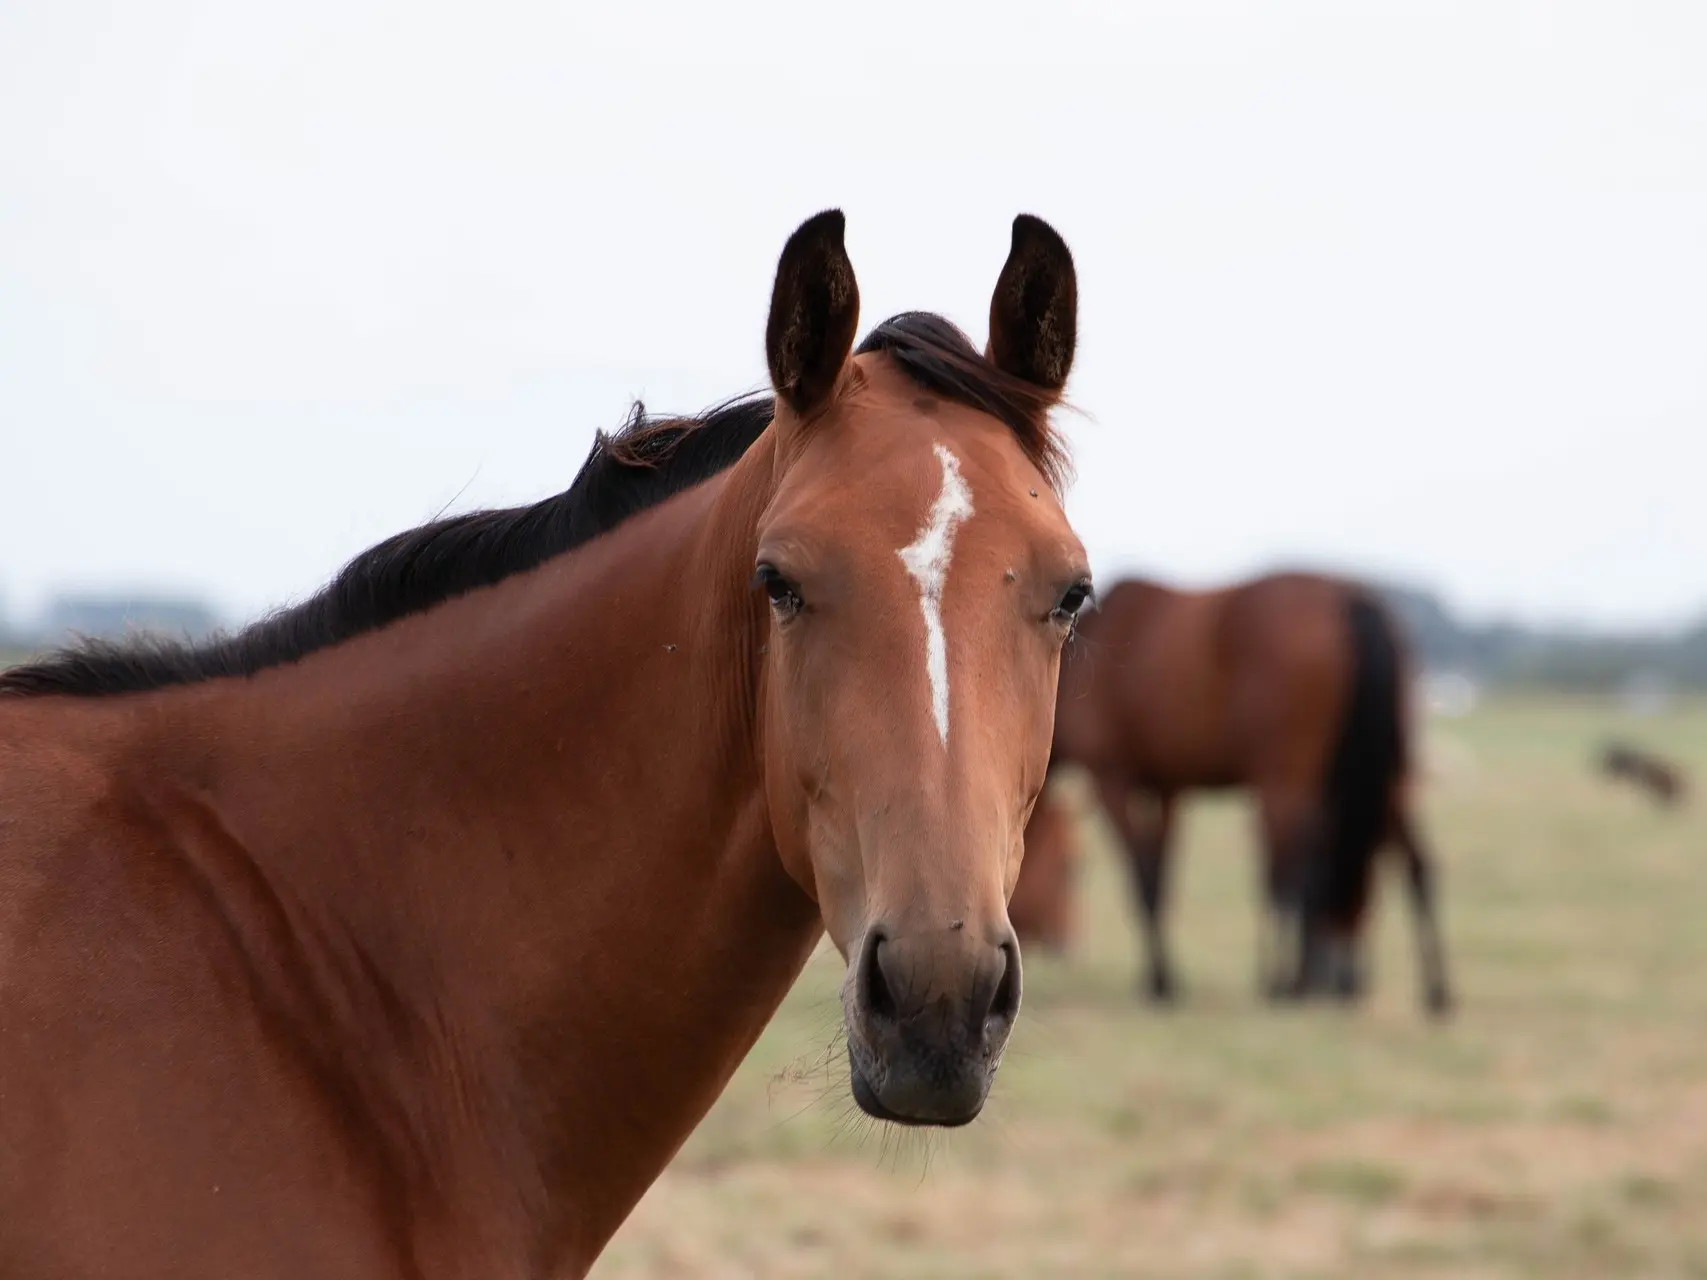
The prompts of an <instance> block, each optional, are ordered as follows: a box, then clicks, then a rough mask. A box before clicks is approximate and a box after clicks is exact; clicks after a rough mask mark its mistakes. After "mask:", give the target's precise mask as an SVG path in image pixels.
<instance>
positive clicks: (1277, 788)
mask: <svg viewBox="0 0 1707 1280" xmlns="http://www.w3.org/2000/svg"><path fill="white" fill-rule="evenodd" d="M1405 689H1406V679H1405V664H1404V655H1403V654H1402V652H1401V650H1400V646H1399V642H1398V637H1397V634H1396V632H1395V630H1394V627H1393V624H1392V622H1391V620H1390V619H1389V617H1388V615H1387V613H1386V611H1385V610H1384V609H1383V608H1382V607H1381V606H1380V605H1379V604H1377V603H1376V601H1375V600H1374V599H1373V598H1372V597H1371V596H1370V595H1369V594H1368V593H1367V592H1365V591H1364V590H1362V589H1360V588H1358V587H1355V586H1352V585H1350V584H1347V583H1341V582H1336V581H1333V580H1330V579H1327V578H1322V577H1317V576H1314V575H1309V574H1281V575H1271V576H1269V577H1264V578H1258V579H1255V580H1253V581H1250V582H1247V583H1244V584H1242V585H1239V586H1236V587H1231V588H1227V589H1224V590H1220V591H1208V592H1182V591H1173V590H1170V589H1168V588H1166V587H1163V586H1160V585H1158V584H1156V583H1152V582H1141V581H1128V582H1122V583H1119V584H1117V585H1116V586H1115V587H1114V588H1113V589H1112V590H1110V591H1108V592H1107V593H1106V596H1105V598H1104V599H1103V601H1102V603H1101V604H1100V605H1099V606H1098V607H1097V609H1096V611H1095V612H1094V613H1092V614H1090V615H1088V616H1087V617H1086V618H1085V619H1084V620H1083V622H1082V623H1081V625H1080V627H1079V639H1078V642H1077V643H1076V644H1075V645H1074V647H1073V649H1072V650H1071V651H1070V652H1069V654H1068V659H1067V661H1066V662H1065V663H1063V665H1062V669H1061V688H1060V693H1059V696H1058V700H1057V707H1056V722H1055V747H1054V757H1053V759H1052V761H1051V764H1052V766H1055V767H1058V766H1061V765H1067V764H1076V765H1079V766H1082V767H1084V768H1085V769H1087V770H1088V771H1089V773H1090V774H1091V777H1092V779H1093V781H1094V784H1095V788H1096V792H1097V795H1098V798H1099V799H1100V801H1101V803H1102V805H1103V807H1104V809H1105V810H1106V811H1107V813H1108V816H1109V818H1110V820H1111V821H1112V822H1113V824H1114V827H1115V829H1116V831H1117V832H1118V833H1119V836H1120V838H1121V841H1122V844H1123V845H1124V847H1125V851H1126V853H1127V855H1128V858H1129V861H1130V864H1131V868H1132V872H1133V882H1134V887H1135V889H1136V895H1137V899H1138V907H1139V913H1140V917H1141V919H1142V920H1143V923H1144V936H1145V943H1146V951H1147V964H1148V973H1147V977H1146V982H1147V985H1148V988H1149V991H1150V993H1151V995H1152V996H1154V997H1155V998H1157V999H1162V1000H1167V999H1171V998H1172V997H1173V996H1174V994H1175V976H1174V966H1173V963H1172V959H1171V957H1170V956H1169V953H1168V947H1167V945H1166V941H1165V939H1164V937H1163V926H1162V917H1163V910H1164V906H1165V895H1166V888H1167V869H1168V866H1167V864H1168V847H1169V837H1170V835H1171V829H1172V824H1173V816H1174V809H1175V804H1176V801H1177V798H1178V796H1179V795H1180V793H1181V792H1183V791H1187V790H1193V789H1199V788H1222V787H1235V786H1236V787H1249V788H1250V789H1252V790H1253V791H1254V792H1255V795H1256V799H1257V804H1258V808H1259V812H1260V824H1261V834H1262V842H1263V846H1264V852H1265V863H1266V894H1267V907H1268V914H1267V916H1266V918H1265V927H1264V929H1263V938H1262V948H1261V959H1260V966H1261V980H1262V982H1263V985H1264V986H1265V988H1266V989H1267V990H1268V992H1269V994H1271V995H1273V996H1276V997H1280V996H1300V995H1310V994H1316V993H1324V992H1325V993H1331V994H1335V995H1339V996H1344V997H1351V996H1355V995H1357V994H1358V993H1359V992H1360V991H1361V989H1362V986H1363V974H1362V959H1361V954H1360V950H1359V942H1360V934H1361V932H1362V923H1363V920H1364V917H1365V914H1366V911H1367V907H1368V902H1369V897H1370V894H1371V891H1372V877H1373V870H1374V861H1375V856H1376V854H1377V853H1378V852H1379V851H1380V849H1381V848H1382V846H1384V845H1386V844H1388V843H1389V842H1390V843H1391V844H1393V845H1394V846H1396V847H1397V848H1398V850H1399V851H1400V853H1401V854H1402V855H1403V856H1404V859H1405V865H1406V868H1407V870H1408V873H1409V876H1408V883H1409V886H1410V894H1411V903H1412V908H1413V914H1414V916H1415V918H1416V928H1417V942H1418V954H1419V963H1420V967H1421V972H1422V981H1423V995H1424V1001H1425V1003H1426V1005H1427V1007H1428V1008H1429V1009H1430V1010H1431V1011H1434V1012H1444V1011H1445V1010H1446V1009H1447V1008H1448V1007H1449V1006H1450V1004H1451V995H1450V990H1449V986H1448V981H1447V974H1446V962H1445V957H1444V952H1443V949H1442V944H1441V941H1440V931H1439V926H1438V924H1437V922H1436V918H1435V907H1434V901H1435V887H1434V882H1435V871H1434V863H1433V858H1432V856H1431V854H1430V853H1429V851H1428V849H1427V847H1426V846H1425V844H1424V843H1423V839H1422V836H1421V834H1420V832H1419V829H1418V825H1417V821H1416V819H1415V817H1414V816H1413V815H1412V813H1411V806H1410V801H1409V796H1408V794H1407V792H1408V784H1409V765H1410V754H1411V751H1410V741H1409V739H1410V725H1409V715H1408V706H1407V699H1406V695H1405ZM1144 797H1148V798H1150V799H1151V800H1152V801H1153V803H1152V804H1151V805H1150V806H1149V809H1150V812H1149V813H1148V814H1144V813H1141V812H1140V806H1139V804H1138V801H1139V800H1140V799H1141V798H1144ZM1058 804H1059V800H1058V798H1056V797H1053V796H1049V795H1046V796H1045V797H1044V798H1043V799H1042V800H1041V801H1040V802H1039V803H1038V805H1037V807H1036V809H1035V810H1034V812H1033V814H1032V819H1031V827H1032V832H1033V833H1035V834H1036V838H1037V839H1038V841H1039V842H1040V848H1041V849H1042V850H1043V851H1044V854H1045V856H1043V857H1041V858H1036V859H1028V860H1027V862H1026V865H1025V871H1024V873H1022V875H1021V877H1020V884H1019V886H1018V887H1017V888H1016V890H1015V893H1014V903H1015V906H1016V908H1018V907H1020V906H1022V905H1023V907H1024V911H1023V912H1021V911H1019V910H1016V911H1015V913H1014V920H1015V923H1016V924H1019V925H1021V926H1022V928H1023V927H1024V926H1025V925H1027V924H1029V922H1030V921H1031V920H1032V919H1034V918H1036V919H1047V918H1049V911H1050V908H1049V905H1048V903H1047V901H1046V899H1047V897H1048V895H1047V894H1046V893H1045V892H1044V891H1043V890H1042V889H1041V888H1037V887H1034V886H1032V885H1030V884H1028V883H1027V881H1028V880H1029V879H1031V878H1032V877H1034V876H1049V877H1050V878H1051V882H1052V883H1053V884H1057V885H1060V884H1064V883H1065V880H1064V879H1063V877H1062V875H1061V873H1060V872H1059V870H1052V868H1055V867H1058V865H1059V864H1060V863H1061V862H1062V861H1063V858H1064V855H1063V854H1062V853H1061V852H1060V850H1059V848H1058V846H1059V844H1060V841H1061V840H1062V838H1063V833H1068V834H1070V830H1071V825H1070V823H1067V822H1066V821H1065V820H1064V819H1063V818H1062V817H1061V816H1060V815H1059V814H1058V813H1057V811H1056V807H1057V805H1058ZM1032 839H1033V835H1032V833H1028V835H1027V841H1028V843H1029V842H1030V841H1031V840H1032ZM1034 863H1035V867H1034Z"/></svg>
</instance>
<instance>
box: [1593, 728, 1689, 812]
mask: <svg viewBox="0 0 1707 1280" xmlns="http://www.w3.org/2000/svg"><path fill="white" fill-rule="evenodd" d="M1600 771H1601V772H1602V773H1604V774H1605V775H1606V776H1607V777H1609V778H1615V779H1622V780H1624V781H1626V782H1631V783H1634V784H1635V785H1636V786H1637V787H1639V788H1641V789H1642V790H1643V791H1646V792H1647V793H1648V795H1649V796H1651V797H1652V798H1653V800H1654V802H1655V803H1656V804H1659V805H1663V806H1665V807H1666V808H1671V807H1672V806H1674V805H1677V804H1679V803H1681V802H1682V800H1683V797H1684V795H1685V794H1686V793H1687V792H1688V790H1689V788H1688V784H1687V783H1686V782H1685V781H1684V778H1683V770H1682V769H1680V768H1678V766H1677V765H1675V764H1671V763H1670V762H1668V761H1665V760H1662V759H1660V758H1659V757H1658V756H1656V755H1653V754H1651V753H1650V752H1647V751H1643V750H1642V749H1641V748H1639V747H1633V746H1630V745H1629V744H1628V743H1623V742H1613V743H1609V744H1608V745H1607V746H1606V748H1605V749H1604V750H1603V751H1602V752H1601V754H1600Z"/></svg>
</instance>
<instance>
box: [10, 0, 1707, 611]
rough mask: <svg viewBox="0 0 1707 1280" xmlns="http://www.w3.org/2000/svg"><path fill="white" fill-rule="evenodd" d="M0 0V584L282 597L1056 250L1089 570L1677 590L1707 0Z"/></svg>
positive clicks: (1699, 476)
mask: <svg viewBox="0 0 1707 1280" xmlns="http://www.w3.org/2000/svg"><path fill="white" fill-rule="evenodd" d="M599 8H600V9H601V10H603V11H599V12H595V11H594V6H593V5H591V4H584V3H582V4H577V3H567V4H555V5H547V4H535V3H524V2H522V0H481V3H479V4H470V3H464V4H457V5H449V4H443V3H437V2H436V0H410V2H409V3H395V4H388V3H377V2H375V0H296V2H295V3H292V4H290V5H264V6H263V5H258V4H244V3H233V2H231V0H220V2H219V3H201V4H197V3H189V2H188V0H153V2H151V3H149V4H147V5H139V4H132V3H119V2H117V0H114V2H112V3H107V4H94V3H84V2H82V0H34V3H28V4H26V3H22V2H20V0H0V592H3V593H4V595H5V597H6V598H7V599H8V600H9V602H10V603H11V605H12V606H13V608H14V609H15V610H18V611H24V610H28V609H29V608H32V607H34V606H36V605H37V604H39V603H40V601H41V600H42V599H43V597H44V595H45V594H46V593H47V592H48V591H49V590H52V589H57V588H85V589H104V588H113V587H123V588H128V587H134V586H143V587H149V588H154V589H162V590H172V591H188V592H195V593H202V594H206V595H208V596H210V597H211V598H212V599H214V600H215V601H216V602H217V603H218V604H219V605H221V606H222V607H224V608H225V609H226V610H227V611H228V612H230V613H231V614H232V615H233V616H234V617H243V616H246V615H249V614H253V613H255V612H257V611H259V610H261V609H264V608H266V607H267V606H269V605H273V604H279V603H284V602H286V601H288V600H290V599H293V598H298V597H300V596H302V595H305V594H307V593H308V592H310V591H312V590H313V589H314V588H315V587H316V586H317V585H318V584H319V583H321V582H322V581H323V580H324V579H325V578H326V577H327V576H329V575H330V574H331V573H332V572H333V571H334V570H335V569H336V568H337V567H338V565H339V564H340V563H342V562H343V561H344V560H345V559H347V558H348V557H349V556H350V555H352V554H354V553H355V552H357V551H359V550H361V549H362V548H363V547H365V546H367V545H369V544H370V543H372V542H374V541H376V540H378V539H380V538H381V537H384V536H385V535H387V534H389V533H392V532H394V531H396V530H398V529H400V528H403V527H406V526H408V525H412V524H415V523H418V522H420V521H421V520H423V519H425V518H428V517H430V516H432V515H434V514H435V513H437V512H438V511H440V510H441V509H442V508H444V507H446V505H447V504H449V505H450V506H451V507H452V509H460V508H466V507H469V506H475V505H489V504H495V503H513V502H519V501H523V500H526V499H530V498H533V497H536V496H539V495H542V494H545V493H548V492H553V491H556V490H559V489H561V488H563V487H564V486H565V485H566V484H567V483H568V482H569V480H570V479H571V478H572V476H573V474H574V471H575V469H576V467H577V466H578V465H579V463H580V461H581V459H582V457H583V455H584V454H585V451H586V449H587V446H588V444H589V442H590V440H591V437H592V433H593V431H594V429H595V428H596V427H599V426H608V425H612V424H615V423H616V422H617V421H618V420H620V418H621V417H622V416H623V414H624V412H625V409H626V407H627V403H628V399H629V397H631V396H635V395H639V396H642V397H644V398H645V399H646V401H647V403H648V404H649V405H650V406H652V407H653V408H656V409H660V410H666V409H667V410H694V409H698V408H700V407H703V406H704V405H706V404H708V403H710V402H713V401H716V400H719V399H722V398H723V397H725V396H727V395H729V394H731V393H734V392H737V391H741V390H745V389H749V388H752V387H755V386H758V385H760V384H761V383H762V381H763V377H764V358H763V331H764V317H765V306H766V302H767V300H768V296H769V289H770V283H771V275H772V271H773V269H774V267H775V262H776V255H777V252H778V251H779V250H780V249H781V247H782V243H783V241H784V239H785V238H786V237H787V235H788V233H789V231H790V230H792V229H793V227H794V226H795V225H796V224H797V223H798V222H799V221H800V220H801V219H803V218H805V217H806V216H808V215H810V214H812V213H814V212H816V211H817V210H818V209H820V208H823V207H826V206H829V205H838V206H840V207H841V208H843V209H844V210H846V212H847V215H848V245H849V251H850V253H851V254H852V257H853V260H854V265H855V268H856V270H857V271H858V273H859V280H860V287H861V292H862V295H863V300H864V313H863V322H862V329H863V328H868V327H869V326H870V325H871V324H874V323H876V322H877V321H878V320H880V319H882V318H883V317H884V316H886V315H888V314H890V313H892V312H894V311H899V310H902V309H906V308H913V307H920V308H929V309H932V310H937V311H942V312H944V313H945V314H947V315H949V316H950V317H951V318H953V319H955V320H957V321H958V322H960V323H961V324H962V325H963V326H964V327H965V328H966V329H967V330H968V331H969V332H970V333H971V334H972V335H973V337H974V339H975V340H977V341H978V342H980V343H982V341H983V339H984V336H985V333H984V330H985V318H986V316H987V314H988V305H989V293H990V289H991V287H992V285H993V284H994V282H995V277H996V273H997V271H998V270H999V268H1000V266H1001V263H1002V258H1003V256H1004V254H1005V252H1006V248H1007V237H1008V228H1009V224H1010V222H1011V220H1012V218H1013V215H1014V214H1015V213H1017V212H1020V211H1022V210H1023V211H1029V212H1033V213H1036V214H1039V215H1041V216H1043V217H1045V218H1047V219H1049V220H1050V221H1051V222H1052V223H1053V224H1054V225H1055V226H1056V227H1057V228H1058V229H1059V230H1060V231H1061V232H1062V234H1063V235H1065V236H1066V238H1067V240H1068V242H1069V244H1070V245H1071V246H1072V248H1073V251H1074V255H1075V257H1076V259H1077V262H1078V268H1079V283H1080V298H1081V307H1082V309H1081V313H1080V321H1079V332H1080V343H1081V345H1080V348H1079V359H1078V364H1077V366H1076V369H1075V372H1074V379H1073V383H1072V386H1071V391H1072V394H1073V397H1074V399H1075V401H1076V402H1077V404H1078V405H1079V406H1080V407H1081V408H1082V409H1083V410H1085V412H1086V416H1085V417H1083V418H1069V419H1067V420H1066V425H1067V427H1068V430H1069V432H1070V434H1071V436H1072V438H1073V440H1074V444H1075V453H1076V458H1077V463H1078V471H1079V480H1078V482H1077V484H1076V486H1075V488H1074V489H1073V491H1072V493H1071V495H1070V500H1069V513H1070V515H1071V516H1072V518H1073V520H1074V522H1075V524H1076V526H1077V527H1078V529H1079V531H1080V533H1081V535H1082V536H1083V537H1084V539H1085V541H1086V543H1087V545H1088V546H1089V547H1090V549H1091V553H1092V556H1093V559H1094V562H1095V564H1096V568H1097V571H1098V573H1099V575H1101V576H1102V577H1103V578H1104V580H1105V581H1106V580H1108V579H1111V578H1113V577H1114V576H1116V575H1117V574H1118V573H1120V572H1121V571H1122V570H1125V569H1133V568H1140V567H1141V568H1143V569H1145V570H1147V571H1150V572H1154V573H1158V574H1161V575H1163V576H1165V577H1168V578H1171V579H1175V580H1178V581H1182V582H1186V583H1211V582H1216V581H1221V580H1225V579H1228V578H1231V577H1234V576H1236V575H1239V574H1241V573H1246V572H1250V571H1252V570H1255V569H1258V568H1262V567H1264V566H1267V565H1269V564H1272V563H1275V562H1289V563H1290V562H1315V563H1326V564H1331V565H1336V566H1343V567H1350V568H1357V569H1366V570H1371V571H1375V572H1380V573H1385V574H1390V575H1394V576H1398V577H1402V578H1406V579H1410V580H1414V581H1417V582H1420V583H1425V584H1428V585H1432V586H1435V587H1438V588H1439V589H1440V590H1441V591H1442V592H1443V593H1444V594H1445V596H1446V598H1447V599H1448V601H1449V602H1450V603H1452V604H1453V605H1455V606H1457V607H1458V608H1460V609H1461V610H1463V611H1465V612H1466V613H1468V614H1470V615H1471V616H1488V615H1491V614H1494V613H1500V614H1506V615H1510V616H1514V617H1518V618H1521V619H1526V620H1535V621H1578V622H1584V623H1588V624H1592V625H1598V626H1625V625H1629V626H1636V625H1644V626H1645V625H1653V624H1670V623H1678V622H1682V621H1684V620H1686V619H1689V618H1692V617H1695V616H1698V615H1700V614H1702V613H1704V612H1707V499H1704V497H1703V494H1704V490H1707V4H1701V3H1699V2H1697V0H1678V2H1677V3H1674V4H1638V3H1629V2H1627V0H1616V2H1614V0H1602V2H1600V3H1595V4H1581V5H1570V4H1563V3H1546V2H1543V0H1529V2H1526V3H1515V4H1499V3H1494V2H1492V0H1471V2H1469V3H1463V4H1457V5H1450V4H1443V3H1430V4H1397V3H1389V4H1382V3H1373V2H1372V0H1348V2H1347V3H1341V4H1331V5H1330V4H1320V3H1286V4H1280V3H1273V4H1258V3H1211V2H1208V0H1170V2H1169V3H1142V2H1133V0H1111V2H1109V3H1092V2H1090V0H1077V2H1074V0H1029V2H1028V3H1024V4H1021V3H1012V2H1010V0H994V2H992V0H979V2H977V3H966V4H949V3H939V4H932V3H927V2H926V0H909V2H908V3H890V2H889V0H859V2H857V3H852V4H846V5H838V6H834V7H831V6H827V5H808V4H804V3H800V2H799V0H792V2H779V3H765V4H752V3H716V4H708V3H705V2H704V0H688V2H684V3H677V2H673V0H672V2H668V3H653V4H640V3H631V4H625V5H623V6H621V7H620V13H618V12H617V9H618V7H617V6H600V7H599Z"/></svg>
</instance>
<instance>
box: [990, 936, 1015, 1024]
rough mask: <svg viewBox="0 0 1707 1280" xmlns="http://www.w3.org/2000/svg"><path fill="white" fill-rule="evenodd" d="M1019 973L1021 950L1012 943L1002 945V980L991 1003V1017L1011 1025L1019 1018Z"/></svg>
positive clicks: (997, 985)
mask: <svg viewBox="0 0 1707 1280" xmlns="http://www.w3.org/2000/svg"><path fill="white" fill-rule="evenodd" d="M1019 973H1020V970H1019V948H1018V947H1017V946H1015V945H1014V944H1013V943H1012V942H1004V943H1002V980H1001V981H1000V982H998V983H997V984H996V994H995V996H994V998H992V999H991V1001H990V1014H989V1016H990V1017H992V1018H998V1019H1000V1020H1001V1021H1003V1022H1007V1023H1011V1022H1013V1020H1014V1019H1015V1018H1017V1017H1018V1016H1019V987H1020V977H1019Z"/></svg>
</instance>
